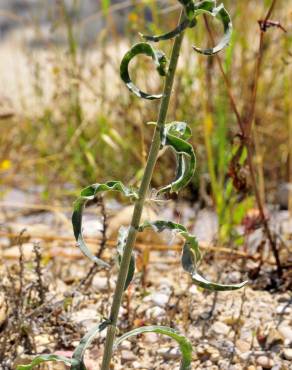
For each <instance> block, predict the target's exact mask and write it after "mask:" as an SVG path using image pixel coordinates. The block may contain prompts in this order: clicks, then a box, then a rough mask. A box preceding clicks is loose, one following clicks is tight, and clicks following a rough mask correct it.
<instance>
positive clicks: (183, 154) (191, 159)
mask: <svg viewBox="0 0 292 370" xmlns="http://www.w3.org/2000/svg"><path fill="white" fill-rule="evenodd" d="M191 135H192V132H191V129H190V127H189V126H188V125H187V124H186V123H185V122H172V123H169V124H167V125H165V126H164V129H163V131H162V133H161V142H162V145H163V146H169V147H170V148H171V149H172V150H173V151H174V152H175V155H176V161H177V168H176V176H175V180H174V181H173V182H172V183H171V184H169V185H167V186H164V187H163V188H161V189H159V190H158V193H159V194H161V193H165V192H166V191H169V190H170V191H171V192H175V193H177V192H178V191H179V190H181V189H182V188H184V187H185V186H186V185H187V184H188V183H189V182H190V181H191V179H192V177H193V175H194V172H195V169H196V156H195V153H194V149H193V147H192V145H191V144H189V143H188V142H187V140H188V139H189V138H190V137H191Z"/></svg>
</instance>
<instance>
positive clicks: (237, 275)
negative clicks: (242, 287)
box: [228, 271, 241, 283]
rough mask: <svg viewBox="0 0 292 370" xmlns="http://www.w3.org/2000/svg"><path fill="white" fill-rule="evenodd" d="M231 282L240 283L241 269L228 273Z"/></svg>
mask: <svg viewBox="0 0 292 370" xmlns="http://www.w3.org/2000/svg"><path fill="white" fill-rule="evenodd" d="M228 279H229V281H230V283H238V282H239V281H240V280H241V273H240V272H239V271H232V272H230V273H229V274H228Z"/></svg>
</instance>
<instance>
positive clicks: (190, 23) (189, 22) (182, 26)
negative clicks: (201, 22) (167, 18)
mask: <svg viewBox="0 0 292 370" xmlns="http://www.w3.org/2000/svg"><path fill="white" fill-rule="evenodd" d="M196 24H197V21H196V19H193V20H189V19H184V20H183V21H182V22H181V23H180V24H179V25H178V26H177V27H176V28H175V29H174V30H172V31H170V32H167V33H164V34H162V35H156V36H151V35H144V34H140V35H141V36H142V37H143V38H144V39H145V40H147V41H153V42H158V41H162V40H170V39H173V38H175V37H176V36H178V35H179V34H180V33H182V32H183V31H185V30H186V29H187V28H192V27H195V25H196Z"/></svg>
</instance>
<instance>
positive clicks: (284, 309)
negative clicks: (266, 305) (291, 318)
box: [276, 304, 292, 315]
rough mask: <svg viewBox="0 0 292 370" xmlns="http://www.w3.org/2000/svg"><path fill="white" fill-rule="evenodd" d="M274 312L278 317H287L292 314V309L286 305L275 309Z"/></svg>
mask: <svg viewBox="0 0 292 370" xmlns="http://www.w3.org/2000/svg"><path fill="white" fill-rule="evenodd" d="M276 312H277V314H278V315H288V314H290V313H291V312H292V309H291V307H289V306H288V305H287V304H284V305H282V304H281V305H279V306H278V307H277V308H276Z"/></svg>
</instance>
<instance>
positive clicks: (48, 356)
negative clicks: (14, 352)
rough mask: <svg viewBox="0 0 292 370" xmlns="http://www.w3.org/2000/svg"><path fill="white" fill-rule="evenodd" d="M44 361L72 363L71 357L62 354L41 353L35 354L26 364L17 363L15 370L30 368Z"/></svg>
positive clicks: (29, 369) (28, 369) (27, 369)
mask: <svg viewBox="0 0 292 370" xmlns="http://www.w3.org/2000/svg"><path fill="white" fill-rule="evenodd" d="M44 362H63V363H64V364H66V365H72V363H73V362H74V361H73V360H72V359H71V358H67V357H64V356H58V355H53V354H52V355H51V354H43V355H39V356H36V357H35V358H34V359H33V360H32V362H31V363H30V364H28V365H18V366H17V368H16V369H17V370H31V369H33V368H34V367H35V366H38V365H40V364H42V363H44Z"/></svg>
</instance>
